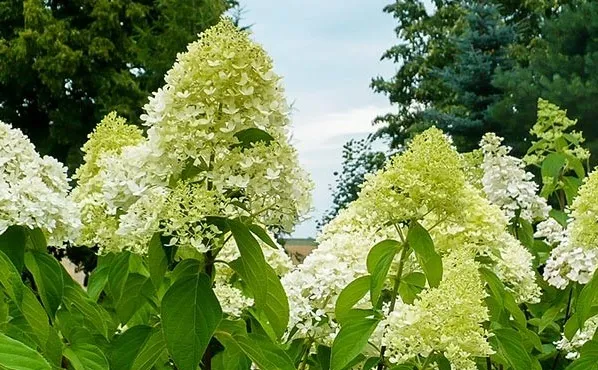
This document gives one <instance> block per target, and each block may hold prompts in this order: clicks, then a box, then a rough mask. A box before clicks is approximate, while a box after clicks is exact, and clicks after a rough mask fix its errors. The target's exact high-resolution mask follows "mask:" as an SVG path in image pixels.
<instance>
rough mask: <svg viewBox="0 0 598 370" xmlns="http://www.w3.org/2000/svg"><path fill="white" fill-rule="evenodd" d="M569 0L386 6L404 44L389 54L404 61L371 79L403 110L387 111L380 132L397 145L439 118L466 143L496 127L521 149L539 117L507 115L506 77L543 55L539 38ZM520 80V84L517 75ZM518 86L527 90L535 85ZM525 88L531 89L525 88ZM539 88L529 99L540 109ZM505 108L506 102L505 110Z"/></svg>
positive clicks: (530, 107)
mask: <svg viewBox="0 0 598 370" xmlns="http://www.w3.org/2000/svg"><path fill="white" fill-rule="evenodd" d="M568 2H569V1H567V0H564V1H555V2H547V1H524V2H521V1H509V0H494V1H484V2H476V1H456V2H455V1H446V0H436V1H433V6H431V7H426V6H425V2H424V1H419V0H408V1H398V2H396V3H394V4H391V5H388V6H387V7H386V8H385V9H384V11H385V12H387V13H390V14H392V15H393V16H394V17H395V18H396V19H397V22H398V26H397V28H396V34H397V36H398V38H399V40H400V42H399V44H398V45H396V46H393V47H391V48H390V49H389V50H388V51H387V52H386V53H385V54H384V55H383V56H382V58H383V59H388V60H392V61H393V62H395V63H396V64H398V68H397V72H396V74H395V75H394V76H392V77H391V78H383V77H377V78H375V79H374V80H373V81H372V88H373V89H374V91H375V92H378V93H383V94H385V95H387V96H388V98H389V100H390V102H391V103H392V104H395V105H396V107H397V110H396V111H395V112H391V113H388V114H386V115H384V116H380V117H378V118H377V119H376V123H378V124H379V125H380V127H379V129H378V132H377V136H382V137H387V138H389V139H390V145H391V147H392V148H398V147H400V146H401V145H402V144H403V143H404V141H405V140H406V139H408V138H410V137H412V136H413V135H414V134H416V133H418V132H421V131H422V130H424V129H425V128H427V127H429V126H431V125H433V124H436V125H438V126H441V127H443V129H445V130H446V131H447V132H449V133H450V134H452V135H453V136H455V139H456V144H457V145H458V146H459V148H460V149H463V150H469V149H471V148H473V147H475V145H476V144H477V142H478V141H479V139H480V138H481V135H482V134H483V133H484V132H487V131H490V130H495V131H497V132H499V133H500V134H501V135H503V136H505V140H506V142H507V143H508V144H510V145H513V146H514V147H515V149H516V152H517V153H518V154H522V151H523V148H524V147H525V145H524V144H523V140H525V138H526V137H528V135H527V131H528V130H529V128H530V127H531V125H532V124H533V122H534V119H533V118H530V119H528V120H525V122H526V123H525V124H524V125H522V124H521V120H520V119H519V120H518V123H516V122H514V121H515V120H512V121H509V122H508V123H505V122H504V116H505V115H506V114H507V113H506V110H508V109H511V110H514V109H516V108H514V105H513V104H509V103H507V102H506V100H508V99H511V97H510V96H509V94H511V93H512V90H511V89H509V88H508V86H505V84H500V83H498V82H497V81H499V80H500V79H501V78H503V77H502V76H506V75H507V74H509V73H510V72H511V71H512V70H513V68H514V67H516V66H517V67H521V68H527V66H528V65H530V64H531V60H533V59H534V58H536V57H537V58H541V57H543V55H544V54H543V53H544V52H543V51H542V50H541V49H540V48H539V44H541V42H540V41H539V40H541V39H542V38H543V37H544V35H543V34H544V32H546V30H547V29H548V28H550V26H548V25H544V24H545V23H546V22H548V21H550V20H551V19H553V18H554V19H556V18H558V17H560V15H561V13H560V9H562V7H563V5H564V4H566V3H568ZM512 78H513V77H507V79H511V80H510V82H511V83H513V84H517V83H519V81H520V79H519V80H518V81H513V80H512ZM529 89H530V88H529V86H527V87H526V89H525V90H519V94H521V95H525V94H527V92H528V91H529ZM523 91H525V92H523ZM537 97H538V95H537V94H536V95H535V96H533V97H530V98H529V99H528V102H531V104H529V105H528V106H526V110H527V111H529V112H535V110H536V105H535V101H536V100H537ZM499 108H500V109H499Z"/></svg>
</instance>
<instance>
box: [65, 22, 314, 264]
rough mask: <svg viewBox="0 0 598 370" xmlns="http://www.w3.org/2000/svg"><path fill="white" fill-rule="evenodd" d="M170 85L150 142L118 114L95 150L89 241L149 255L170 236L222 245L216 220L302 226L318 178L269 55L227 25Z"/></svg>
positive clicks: (152, 104)
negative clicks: (299, 149) (306, 163)
mask: <svg viewBox="0 0 598 370" xmlns="http://www.w3.org/2000/svg"><path fill="white" fill-rule="evenodd" d="M165 81H166V84H165V85H164V86H163V87H162V88H160V89H159V90H158V91H156V92H155V93H154V94H153V95H152V96H151V97H150V99H149V102H148V104H146V105H145V107H144V110H145V113H144V114H143V115H142V116H141V119H142V121H143V122H144V124H145V125H146V126H147V127H148V129H147V134H146V136H145V137H144V136H143V135H141V134H140V132H139V131H138V129H136V128H132V127H130V126H127V125H125V124H124V123H123V122H122V119H119V118H118V117H116V116H108V117H106V118H105V119H104V121H103V122H102V123H101V124H100V125H99V127H98V129H96V132H94V133H93V134H92V135H91V137H90V141H89V142H88V144H86V146H85V147H84V148H83V150H84V151H85V153H86V158H85V159H86V163H85V164H84V165H83V167H82V168H81V169H80V170H79V171H78V179H79V184H78V188H77V189H76V190H75V192H74V195H73V199H74V200H75V201H76V202H77V204H78V205H79V208H80V209H81V211H82V214H83V223H84V233H83V236H82V238H81V240H80V242H81V243H82V244H87V245H91V244H95V245H98V246H100V248H101V250H103V251H118V250H122V249H127V250H131V251H134V252H136V253H145V252H146V250H147V242H148V241H149V239H150V238H151V236H152V235H153V234H154V233H155V232H161V233H162V234H163V235H165V236H168V237H170V243H171V244H176V245H178V246H180V247H182V248H193V249H195V250H198V251H200V252H205V251H207V250H208V249H210V248H214V247H218V246H214V245H213V241H214V239H215V238H216V237H217V236H218V234H219V232H220V231H219V230H218V228H217V227H215V226H214V225H213V224H210V223H209V222H208V221H206V219H207V218H209V217H211V216H223V217H231V218H232V217H249V218H252V219H255V220H256V221H257V222H259V223H261V224H264V225H268V226H270V227H275V228H278V229H280V230H285V231H291V230H292V228H293V227H294V225H295V224H296V223H297V222H298V221H299V220H300V219H301V218H302V217H303V215H304V214H305V213H306V212H307V211H308V210H309V207H310V203H311V198H310V194H311V188H312V183H311V181H309V179H308V176H307V175H306V173H305V172H304V171H303V170H302V169H301V168H300V166H299V165H298V159H297V153H296V151H295V149H294V148H293V147H292V146H291V145H290V144H289V142H288V140H289V139H288V136H287V128H288V124H289V107H288V104H287V102H286V100H285V98H284V89H283V87H282V85H281V78H280V77H279V76H277V75H276V74H275V73H274V72H273V71H272V61H271V59H270V58H269V57H268V56H267V54H266V53H265V52H264V50H263V49H262V48H261V47H260V46H259V45H257V44H255V43H254V42H252V41H251V40H250V39H249V36H248V34H247V33H246V32H243V31H239V30H238V29H237V28H236V27H235V26H234V25H233V24H232V22H231V21H229V20H223V21H221V22H220V23H219V24H217V25H216V26H214V27H212V28H211V29H209V30H207V31H206V32H204V33H203V34H202V35H201V37H200V39H199V40H198V41H196V42H193V43H191V44H190V45H189V46H188V50H187V52H185V53H181V54H179V55H178V57H177V62H176V63H175V64H174V66H173V67H172V68H171V69H170V70H169V71H168V72H167V74H166V76H165ZM113 137H116V138H117V139H116V140H114V141H112V142H111V140H112V138H113ZM108 143H111V144H110V145H109V144H108ZM220 247H221V246H220Z"/></svg>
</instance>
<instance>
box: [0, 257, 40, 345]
mask: <svg viewBox="0 0 598 370" xmlns="http://www.w3.org/2000/svg"><path fill="white" fill-rule="evenodd" d="M0 284H2V286H3V287H4V289H5V291H6V293H7V294H8V296H9V297H10V299H11V300H12V301H13V302H14V303H15V305H16V306H17V307H18V309H19V311H20V312H21V313H22V314H23V316H24V318H25V320H26V321H27V324H28V325H29V326H30V327H31V330H32V331H33V332H34V334H35V336H36V342H37V343H38V344H39V346H40V347H41V348H45V347H46V345H47V341H48V336H49V335H50V324H49V322H48V316H47V315H46V311H45V310H44V308H43V307H42V305H41V304H40V303H39V301H38V300H37V297H36V296H35V294H34V293H33V292H32V291H31V289H29V287H27V286H25V285H24V284H23V282H22V280H21V275H20V273H19V272H18V271H17V269H16V267H15V266H14V265H13V264H12V262H11V261H10V259H9V258H8V257H7V256H6V255H5V254H4V253H3V252H1V251H0Z"/></svg>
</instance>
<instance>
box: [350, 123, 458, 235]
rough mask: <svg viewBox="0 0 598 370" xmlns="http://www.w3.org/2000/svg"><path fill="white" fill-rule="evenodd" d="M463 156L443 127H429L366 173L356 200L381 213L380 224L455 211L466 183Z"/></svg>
mask: <svg viewBox="0 0 598 370" xmlns="http://www.w3.org/2000/svg"><path fill="white" fill-rule="evenodd" d="M461 166H462V164H461V158H460V157H459V154H458V153H457V151H456V150H455V149H454V147H453V146H452V145H451V143H450V141H449V140H448V138H447V137H446V136H445V135H444V134H443V133H442V131H440V130H438V129H436V128H430V129H428V130H426V131H425V132H423V133H422V134H420V135H418V136H416V137H415V138H414V139H413V141H412V142H411V143H410V144H409V146H408V148H407V150H406V151H405V152H404V153H402V154H401V155H397V156H395V157H393V158H392V159H391V160H390V161H389V162H388V163H387V165H386V166H385V168H384V169H383V170H381V171H378V173H376V174H375V175H370V176H368V177H367V181H366V182H365V184H364V186H363V189H362V191H361V193H360V195H359V199H358V200H357V202H360V203H367V204H370V205H371V208H375V209H376V212H377V214H378V215H379V216H380V218H381V219H380V220H379V224H380V225H384V224H386V223H397V222H405V221H409V220H413V219H421V218H422V217H424V215H426V214H427V213H429V212H432V211H433V212H435V213H438V214H445V213H454V212H456V211H457V210H458V202H456V201H455V199H457V198H458V194H459V193H460V192H461V190H462V189H463V186H464V185H465V176H464V173H463V171H462V169H461Z"/></svg>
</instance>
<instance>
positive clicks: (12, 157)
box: [0, 122, 80, 246]
mask: <svg viewBox="0 0 598 370" xmlns="http://www.w3.org/2000/svg"><path fill="white" fill-rule="evenodd" d="M69 190H70V185H69V179H68V177H67V174H66V167H64V166H63V165H62V164H61V163H60V162H58V161H57V160H56V159H54V158H52V157H49V156H44V157H40V156H39V154H38V153H37V152H36V150H35V147H34V146H33V144H32V143H31V142H30V141H29V139H28V138H27V137H26V136H25V135H24V134H23V133H22V132H21V130H19V129H16V128H13V127H12V126H11V125H9V124H6V123H4V122H0V234H2V233H4V232H5V231H6V229H7V228H8V227H10V226H16V225H19V226H25V227H28V228H30V229H35V228H39V229H41V230H42V231H43V232H44V233H45V234H46V236H47V239H48V244H49V245H54V246H62V244H63V242H64V241H69V240H73V239H74V238H76V236H77V233H78V231H79V227H80V221H79V214H78V213H77V208H76V207H75V205H74V204H73V203H72V202H71V201H70V200H69V199H68V198H67V194H68V192H69Z"/></svg>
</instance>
